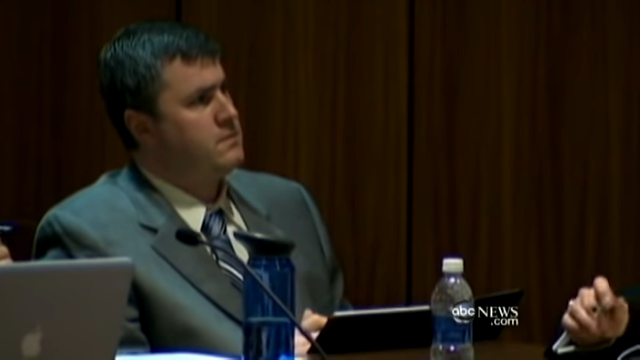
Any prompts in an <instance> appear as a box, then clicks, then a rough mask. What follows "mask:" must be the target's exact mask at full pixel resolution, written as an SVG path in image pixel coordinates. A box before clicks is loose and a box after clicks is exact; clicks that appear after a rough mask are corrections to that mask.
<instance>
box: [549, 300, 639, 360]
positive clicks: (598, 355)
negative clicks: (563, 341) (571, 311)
mask: <svg viewBox="0 0 640 360" xmlns="http://www.w3.org/2000/svg"><path fill="white" fill-rule="evenodd" d="M623 296H625V298H626V299H627V302H628V303H629V325H628V326H627V330H626V332H625V333H624V335H623V336H621V337H620V338H618V339H617V340H616V341H615V342H613V343H612V344H610V345H607V346H603V347H601V348H596V349H594V350H589V349H578V350H576V351H574V352H571V353H567V354H562V355H558V354H556V353H554V352H553V351H552V349H551V347H552V346H553V343H552V344H551V345H549V347H548V348H547V349H546V351H545V356H546V358H547V359H558V360H591V359H593V360H596V359H597V360H604V359H612V360H616V359H617V358H618V356H620V355H621V354H622V353H623V352H625V350H628V349H630V348H631V347H634V346H637V345H640V297H635V296H627V295H625V294H623ZM560 334H562V331H560V332H559V334H558V337H559V336H560ZM558 337H556V339H554V341H553V342H554V343H555V342H556V340H557V338H558ZM639 350H640V349H639ZM634 355H636V356H638V355H637V354H636V353H635V352H634Z"/></svg>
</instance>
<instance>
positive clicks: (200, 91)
mask: <svg viewBox="0 0 640 360" xmlns="http://www.w3.org/2000/svg"><path fill="white" fill-rule="evenodd" d="M223 85H224V80H223V81H220V82H216V83H214V84H211V85H207V86H203V87H200V88H197V89H196V90H194V91H193V92H192V93H191V94H190V95H189V97H194V96H197V95H200V94H206V93H209V92H212V91H214V90H216V89H218V88H220V87H222V86H223Z"/></svg>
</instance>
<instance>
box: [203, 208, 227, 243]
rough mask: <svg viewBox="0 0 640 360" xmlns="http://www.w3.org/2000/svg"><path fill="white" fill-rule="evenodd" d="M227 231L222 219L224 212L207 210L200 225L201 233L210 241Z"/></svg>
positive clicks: (219, 209) (218, 209)
mask: <svg viewBox="0 0 640 360" xmlns="http://www.w3.org/2000/svg"><path fill="white" fill-rule="evenodd" d="M226 230H227V225H226V221H225V219H224V211H223V210H222V209H221V208H217V209H211V210H207V213H206V214H205V217H204V221H203V223H202V232H203V233H204V234H205V235H206V236H207V237H208V238H210V239H212V240H215V239H218V238H220V237H221V236H224V235H225V233H226Z"/></svg>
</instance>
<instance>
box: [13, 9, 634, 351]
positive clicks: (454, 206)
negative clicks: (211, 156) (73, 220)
mask: <svg viewBox="0 0 640 360" xmlns="http://www.w3.org/2000/svg"><path fill="white" fill-rule="evenodd" d="M639 13H640V2H638V1H632V0H628V1H623V0H617V1H613V0H573V1H571V0H518V1H514V0H467V1H463V0H366V1H365V0H269V1H267V0H118V1H112V0H92V1H86V0H57V1H53V0H51V1H17V0H11V1H9V0H3V1H2V3H1V5H0V16H1V17H2V21H1V22H0V48H1V49H2V52H1V53H0V135H1V136H0V189H2V193H1V194H0V219H4V220H15V221H18V222H19V223H20V224H22V230H20V231H19V232H18V233H17V234H15V235H14V236H13V237H11V238H9V239H8V242H9V245H10V246H11V248H12V250H13V251H14V255H15V256H16V258H18V259H26V258H28V257H29V253H30V250H29V247H30V242H29V240H30V239H31V236H32V234H33V231H34V230H35V225H36V224H37V222H38V221H39V219H40V218H41V217H42V216H43V214H44V213H45V212H46V211H47V209H48V208H50V207H51V206H52V205H54V204H55V203H56V202H57V201H59V200H61V199H63V198H64V197H66V196H68V195H69V194H71V193H72V192H74V191H76V190H78V189H79V188H81V187H83V186H86V185H88V184H90V183H91V182H93V181H95V180H96V179H97V177H98V176H99V175H100V174H101V173H103V172H104V171H106V170H108V169H110V168H114V167H117V166H120V165H122V164H124V163H125V162H126V161H127V156H126V153H125V152H124V150H123V148H122V146H121V144H120V141H119V139H118V138H117V135H116V133H115V131H114V130H113V129H112V128H111V125H110V124H109V122H108V120H107V118H106V114H105V112H104V111H103V107H102V103H101V100H100V97H99V93H98V83H97V71H96V64H97V55H98V52H99V50H100V48H101V47H102V45H103V44H104V43H105V42H106V41H108V40H109V39H110V37H111V36H112V35H113V34H114V33H115V32H116V31H117V30H118V29H119V28H120V27H122V26H124V25H126V24H128V23H130V22H132V21H137V20H143V19H150V18H165V19H178V20H181V21H184V22H187V23H190V24H193V25H197V26H199V27H201V28H203V29H204V30H206V31H207V32H208V33H210V34H211V35H213V36H214V37H215V38H216V39H217V40H218V41H219V42H220V43H221V44H222V47H223V65H224V66H225V69H226V71H227V75H228V81H229V85H230V89H231V92H232V95H233V96H234V99H235V101H236V103H237V106H238V108H239V110H240V112H241V116H242V121H243V123H244V127H245V143H246V150H247V156H248V159H247V167H249V168H253V169H258V170H264V171H270V172H274V173H277V174H281V175H285V176H288V177H291V178H294V179H296V180H298V181H300V182H302V183H303V184H304V185H306V186H307V187H308V188H309V189H310V190H311V191H312V193H313V194H314V196H315V198H316V200H317V202H318V205H319V207H320V209H321V211H322V214H323V216H324V218H325V220H326V223H327V226H328V227H329V230H330V233H331V235H332V237H333V241H334V243H335V247H336V250H337V252H338V255H339V257H340V260H341V262H342V265H343V268H344V272H345V276H346V285H347V295H348V297H349V299H350V300H351V301H352V302H353V303H354V304H355V305H358V306H379V305H398V304H408V303H421V302H426V301H428V299H429V295H430V293H431V290H432V288H433V286H434V285H435V281H436V279H437V278H438V277H439V276H440V261H441V258H442V257H443V256H445V255H447V254H461V255H462V256H464V258H465V267H466V269H465V270H466V276H467V278H468V279H469V281H470V283H471V285H472V287H473V289H474V292H475V293H476V294H477V295H482V294H486V293H489V292H493V291H499V290H503V289H507V288H514V287H518V288H522V289H524V290H525V292H526V295H525V299H524V301H523V303H522V304H521V305H522V306H521V314H520V315H521V316H520V326H519V327H517V328H513V329H510V331H508V332H507V333H506V334H505V337H506V338H510V339H518V340H523V341H532V342H543V343H544V342H547V341H549V339H550V337H551V336H552V334H553V333H554V331H555V329H556V326H557V324H558V321H559V319H560V315H561V313H562V311H563V309H564V307H565V306H566V303H567V300H568V299H569V298H570V297H572V296H574V295H575V293H576V292H577V290H578V288H579V287H580V286H582V285H586V284H588V283H589V282H590V280H591V279H592V278H593V277H594V276H595V275H597V274H605V275H607V276H608V277H609V278H610V280H611V282H612V284H613V285H614V286H615V287H616V288H622V287H624V286H627V285H630V284H633V283H634V282H640V281H639V279H638V270H637V269H638V267H637V263H635V261H637V260H636V259H637V255H638V254H640V245H639V242H638V237H639V236H640V225H638V224H639V222H638V215H639V214H640V191H639V189H640V164H639V160H640V123H639V120H640V118H639V117H640V105H639V104H640V102H639V100H640V71H639V70H638V67H639V66H640V47H639V46H638V45H639V44H638V39H639V38H640V24H639V22H638V21H637V15H638V14H639ZM87 211H90V209H87ZM425 326H429V325H428V324H425Z"/></svg>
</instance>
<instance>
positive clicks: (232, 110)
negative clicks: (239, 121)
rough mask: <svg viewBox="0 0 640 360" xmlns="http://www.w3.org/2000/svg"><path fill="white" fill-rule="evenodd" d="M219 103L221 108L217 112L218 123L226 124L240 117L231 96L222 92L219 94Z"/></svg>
mask: <svg viewBox="0 0 640 360" xmlns="http://www.w3.org/2000/svg"><path fill="white" fill-rule="evenodd" d="M218 101H219V104H220V107H219V108H218V111H217V112H216V119H217V120H218V121H221V122H226V121H229V120H233V119H235V118H237V117H238V110H237V109H236V107H235V105H234V104H233V101H231V98H230V97H229V95H227V94H224V93H222V92H220V93H219V94H218Z"/></svg>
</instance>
